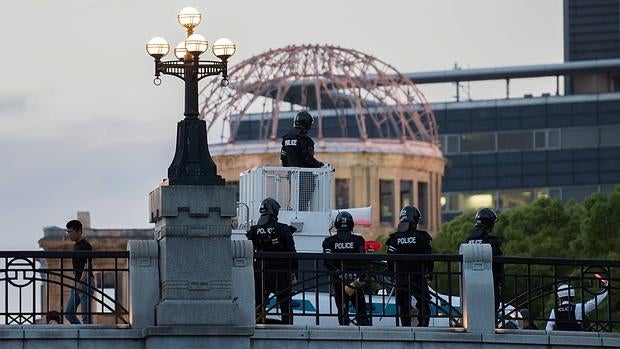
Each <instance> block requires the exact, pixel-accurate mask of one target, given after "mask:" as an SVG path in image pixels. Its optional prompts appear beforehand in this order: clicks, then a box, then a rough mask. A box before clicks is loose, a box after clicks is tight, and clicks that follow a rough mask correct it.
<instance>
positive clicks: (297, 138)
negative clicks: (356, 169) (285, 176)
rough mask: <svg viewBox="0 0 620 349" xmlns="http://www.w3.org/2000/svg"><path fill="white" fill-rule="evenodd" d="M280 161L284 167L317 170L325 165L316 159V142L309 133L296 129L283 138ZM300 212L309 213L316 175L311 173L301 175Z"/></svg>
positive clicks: (301, 173)
mask: <svg viewBox="0 0 620 349" xmlns="http://www.w3.org/2000/svg"><path fill="white" fill-rule="evenodd" d="M280 160H281V161H282V166H284V167H309V168H317V167H321V166H323V163H322V162H320V161H318V160H317V159H315V158H314V141H313V140H312V138H310V137H309V136H308V132H307V131H305V130H304V129H302V128H298V127H295V128H293V129H291V130H290V131H289V132H288V133H287V134H285V135H284V137H282V150H281V151H280ZM299 182H300V183H299V210H301V211H307V210H308V207H309V203H310V200H311V199H312V195H313V194H314V184H315V179H314V175H313V174H312V173H309V172H303V171H302V172H300V173H299Z"/></svg>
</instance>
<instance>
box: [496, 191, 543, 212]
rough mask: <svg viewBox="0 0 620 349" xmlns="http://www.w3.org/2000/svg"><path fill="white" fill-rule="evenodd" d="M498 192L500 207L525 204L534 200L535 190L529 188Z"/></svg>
mask: <svg viewBox="0 0 620 349" xmlns="http://www.w3.org/2000/svg"><path fill="white" fill-rule="evenodd" d="M498 194H499V197H498V200H499V203H498V206H499V208H500V209H504V208H512V207H517V206H525V205H527V204H529V203H531V202H532V201H534V192H532V191H529V190H506V191H500V192H499V193H498Z"/></svg>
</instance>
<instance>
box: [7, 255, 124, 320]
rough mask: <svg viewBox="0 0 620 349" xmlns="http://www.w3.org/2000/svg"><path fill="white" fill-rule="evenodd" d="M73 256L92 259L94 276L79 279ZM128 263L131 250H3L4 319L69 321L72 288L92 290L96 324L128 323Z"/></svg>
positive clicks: (80, 313) (79, 314)
mask: <svg viewBox="0 0 620 349" xmlns="http://www.w3.org/2000/svg"><path fill="white" fill-rule="evenodd" d="M73 258H84V259H86V260H87V268H86V270H90V274H91V275H92V278H91V279H90V280H91V281H86V282H82V281H80V280H78V279H76V277H75V273H74V271H75V270H74V269H73V264H72V259H73ZM128 262H129V252H127V251H0V290H1V291H0V292H1V293H2V299H3V300H2V303H1V304H0V323H1V324H39V323H68V321H67V318H66V315H67V314H66V313H65V304H66V303H67V300H68V298H69V295H70V293H71V292H72V290H90V292H89V294H90V296H89V300H90V311H89V312H88V313H89V314H88V315H90V317H91V321H92V323H93V324H128V323H129V312H128V310H127V309H129V296H128V289H129V287H128V281H129V268H128ZM85 280H88V279H87V278H85ZM91 282H92V284H91ZM78 293H79V292H78ZM83 309H85V308H84V307H81V306H80V307H78V308H77V311H76V312H75V315H76V316H77V317H78V318H79V319H80V321H81V320H82V317H83V315H85V314H84V310H83Z"/></svg>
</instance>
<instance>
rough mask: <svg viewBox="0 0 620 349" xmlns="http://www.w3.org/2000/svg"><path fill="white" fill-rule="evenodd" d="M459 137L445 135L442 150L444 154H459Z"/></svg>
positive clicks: (442, 140)
mask: <svg viewBox="0 0 620 349" xmlns="http://www.w3.org/2000/svg"><path fill="white" fill-rule="evenodd" d="M459 140H460V138H459V135H445V136H442V137H441V148H442V151H443V153H444V154H458V153H459V152H460V149H459Z"/></svg>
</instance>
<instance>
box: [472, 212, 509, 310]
mask: <svg viewBox="0 0 620 349" xmlns="http://www.w3.org/2000/svg"><path fill="white" fill-rule="evenodd" d="M475 219H476V224H475V225H474V229H472V231H471V233H470V234H469V236H468V237H467V239H465V242H464V243H466V244H490V245H491V251H492V253H493V257H496V256H501V255H502V254H503V253H502V242H501V240H500V239H499V237H497V236H493V235H491V231H492V230H493V226H494V225H495V222H496V221H497V220H498V218H497V214H495V211H493V210H492V209H490V208H482V209H480V210H479V211H478V212H477V213H476V218H475ZM503 287H504V265H503V264H500V263H495V262H493V288H494V291H495V311H496V312H497V311H499V306H500V302H501V295H502V289H503Z"/></svg>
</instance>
